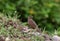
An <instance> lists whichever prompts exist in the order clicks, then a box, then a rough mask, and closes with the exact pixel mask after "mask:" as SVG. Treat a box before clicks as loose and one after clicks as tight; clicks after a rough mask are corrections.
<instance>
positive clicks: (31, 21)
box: [28, 16, 40, 31]
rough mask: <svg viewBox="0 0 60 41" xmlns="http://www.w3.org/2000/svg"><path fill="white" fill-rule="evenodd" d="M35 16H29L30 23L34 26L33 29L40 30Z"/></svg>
mask: <svg viewBox="0 0 60 41" xmlns="http://www.w3.org/2000/svg"><path fill="white" fill-rule="evenodd" d="M32 17H33V16H29V17H28V25H29V26H30V27H31V28H33V29H37V31H40V30H39V28H38V25H37V24H36V22H35V21H34V20H33V19H32Z"/></svg>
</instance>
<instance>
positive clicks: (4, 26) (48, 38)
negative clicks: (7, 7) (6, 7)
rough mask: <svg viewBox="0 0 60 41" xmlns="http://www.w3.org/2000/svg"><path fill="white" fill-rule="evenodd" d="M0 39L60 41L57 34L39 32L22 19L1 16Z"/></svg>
mask: <svg viewBox="0 0 60 41" xmlns="http://www.w3.org/2000/svg"><path fill="white" fill-rule="evenodd" d="M0 41H60V37H59V36H57V35H50V34H48V33H45V32H44V31H41V30H40V32H38V31H36V29H33V28H31V27H29V26H28V25H27V24H24V23H22V22H21V21H20V20H18V19H16V18H15V17H13V18H7V17H5V16H3V15H1V16H0Z"/></svg>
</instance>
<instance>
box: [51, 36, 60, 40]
mask: <svg viewBox="0 0 60 41" xmlns="http://www.w3.org/2000/svg"><path fill="white" fill-rule="evenodd" d="M52 40H53V41H60V37H59V36H57V35H54V36H53V38H52Z"/></svg>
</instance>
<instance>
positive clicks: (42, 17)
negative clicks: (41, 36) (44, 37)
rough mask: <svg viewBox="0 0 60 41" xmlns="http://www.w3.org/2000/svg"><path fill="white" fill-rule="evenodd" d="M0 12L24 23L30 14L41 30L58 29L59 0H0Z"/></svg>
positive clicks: (59, 17)
mask: <svg viewBox="0 0 60 41" xmlns="http://www.w3.org/2000/svg"><path fill="white" fill-rule="evenodd" d="M1 14H3V15H4V16H6V17H8V18H9V17H11V18H13V17H15V18H17V19H19V20H20V21H21V22H22V23H26V24H27V18H28V16H30V15H31V16H33V20H34V21H35V22H36V23H37V24H38V26H39V28H41V29H42V30H43V29H45V30H46V31H49V32H53V31H55V30H59V31H60V0H0V15H1ZM4 16H3V17H4Z"/></svg>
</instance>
